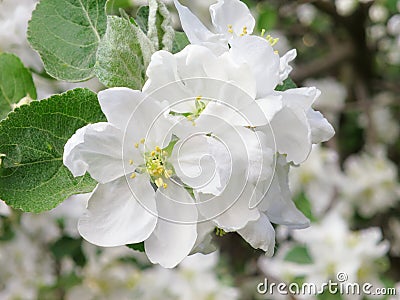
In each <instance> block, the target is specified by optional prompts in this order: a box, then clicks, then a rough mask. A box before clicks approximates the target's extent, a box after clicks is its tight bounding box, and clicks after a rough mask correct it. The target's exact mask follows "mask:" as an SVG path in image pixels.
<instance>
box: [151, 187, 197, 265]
mask: <svg viewBox="0 0 400 300" xmlns="http://www.w3.org/2000/svg"><path fill="white" fill-rule="evenodd" d="M156 201H157V209H158V213H159V219H158V222H157V226H156V228H155V229H154V232H153V233H152V234H151V236H150V237H149V238H148V239H147V240H146V241H145V242H144V245H145V250H146V254H147V256H148V258H149V259H150V261H151V262H152V263H158V264H160V265H161V266H163V267H165V268H173V267H175V266H176V265H177V264H179V263H180V262H181V261H182V260H183V259H184V258H185V257H186V256H188V255H189V253H190V252H191V250H192V248H193V246H194V244H195V242H196V239H197V224H196V223H197V218H198V215H197V209H196V206H195V204H194V200H193V198H192V197H191V196H190V195H189V193H188V192H187V191H186V190H185V189H184V188H183V187H181V186H179V185H178V184H176V183H174V182H172V181H169V182H168V187H167V188H166V189H162V188H161V189H158V190H157V192H156Z"/></svg>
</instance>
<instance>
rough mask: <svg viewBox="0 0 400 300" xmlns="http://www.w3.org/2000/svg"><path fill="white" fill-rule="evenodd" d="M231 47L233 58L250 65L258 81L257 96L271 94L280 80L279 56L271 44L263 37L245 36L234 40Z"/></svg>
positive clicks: (230, 52)
mask: <svg viewBox="0 0 400 300" xmlns="http://www.w3.org/2000/svg"><path fill="white" fill-rule="evenodd" d="M231 47H232V48H231V49H230V51H229V54H230V55H231V56H232V58H233V60H234V61H236V62H237V63H245V64H247V65H249V66H250V69H251V71H252V73H253V76H254V78H255V79H256V81H257V98H262V97H265V96H266V95H268V94H271V93H272V92H273V91H274V89H275V87H276V86H277V84H278V83H279V82H280V77H279V68H280V67H279V65H280V61H279V56H278V55H277V54H275V53H274V49H273V48H272V46H271V44H270V43H269V42H268V41H267V40H265V39H263V38H261V37H257V36H243V37H241V38H238V39H235V40H233V41H232V42H231Z"/></svg>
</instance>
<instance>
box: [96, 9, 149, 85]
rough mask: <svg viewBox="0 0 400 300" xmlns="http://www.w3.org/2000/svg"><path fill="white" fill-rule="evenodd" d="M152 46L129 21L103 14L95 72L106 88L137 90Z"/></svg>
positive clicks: (142, 78) (144, 73) (143, 77)
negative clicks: (102, 35) (105, 18)
mask: <svg viewBox="0 0 400 300" xmlns="http://www.w3.org/2000/svg"><path fill="white" fill-rule="evenodd" d="M154 52H155V50H154V47H153V45H152V43H151V42H150V40H149V39H148V38H147V37H146V35H145V34H144V33H143V32H142V30H140V28H139V27H137V26H136V25H135V24H132V23H131V22H130V21H129V20H127V19H123V18H120V17H116V16H108V17H107V31H106V34H105V35H104V38H103V40H102V42H101V44H100V47H99V50H98V52H97V64H96V68H95V70H96V75H97V77H98V78H99V80H100V81H101V82H102V83H103V84H104V85H106V86H107V87H117V86H124V87H129V88H132V89H137V90H139V89H141V88H142V87H143V84H144V82H145V81H146V69H147V66H148V64H149V62H150V58H151V55H152V54H153V53H154Z"/></svg>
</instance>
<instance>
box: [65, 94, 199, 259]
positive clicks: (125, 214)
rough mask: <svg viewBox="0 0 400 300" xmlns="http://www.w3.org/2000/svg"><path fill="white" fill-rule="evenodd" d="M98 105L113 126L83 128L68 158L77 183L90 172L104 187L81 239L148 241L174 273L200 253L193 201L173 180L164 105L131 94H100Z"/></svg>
mask: <svg viewBox="0 0 400 300" xmlns="http://www.w3.org/2000/svg"><path fill="white" fill-rule="evenodd" d="M143 100H144V101H143ZM99 102H100V105H101V107H102V110H103V112H104V114H105V115H106V117H107V120H108V123H96V124H92V125H88V126H86V127H84V128H81V129H80V130H78V131H77V133H76V134H75V135H74V136H73V137H72V138H71V139H70V140H69V141H68V142H67V144H66V146H65V152H64V164H65V165H66V166H67V167H68V168H69V169H70V170H71V171H72V173H73V175H74V176H80V175H83V174H84V173H85V172H86V171H88V172H89V173H90V175H91V176H92V177H93V178H94V179H96V180H97V181H98V182H99V184H98V186H97V187H96V189H95V190H94V191H93V193H92V195H91V197H90V199H89V204H88V213H87V214H86V215H85V216H83V217H82V218H81V219H80V221H79V232H80V234H81V235H82V236H83V237H84V238H86V239H87V240H88V241H90V242H92V243H94V244H97V245H100V246H105V247H112V246H120V245H124V244H133V243H139V242H142V241H145V248H146V254H147V255H148V257H149V258H150V260H151V261H152V262H154V263H160V264H162V265H163V266H165V267H173V266H175V265H176V264H177V263H179V262H180V261H181V260H182V259H183V258H184V257H186V256H187V255H188V254H189V252H190V251H191V249H192V247H193V246H194V243H195V241H196V237H197V230H196V224H195V222H196V221H197V218H198V217H197V210H196V207H195V206H194V205H193V204H194V201H193V198H192V197H191V196H190V194H189V193H188V192H187V190H186V189H185V188H184V187H182V186H181V185H179V184H177V183H175V182H173V181H172V179H171V176H172V175H173V168H172V165H171V163H170V162H169V157H170V155H171V153H170V152H169V151H168V150H166V147H167V146H168V145H169V143H170V141H171V134H170V133H169V128H170V123H169V122H168V120H167V119H166V118H165V117H164V116H163V106H162V104H161V103H159V102H157V101H155V100H154V101H152V100H151V99H148V98H146V96H145V94H143V93H142V92H140V91H133V90H130V89H127V88H114V89H109V90H106V91H102V92H100V93H99ZM168 136H169V137H168ZM154 186H156V187H158V189H157V190H156V191H155V189H154V188H153V187H154ZM111 199H113V201H110V200H111ZM174 199H176V200H174ZM178 201H179V202H178ZM158 216H160V218H159V217H158ZM171 220H172V221H171ZM173 221H174V222H173Z"/></svg>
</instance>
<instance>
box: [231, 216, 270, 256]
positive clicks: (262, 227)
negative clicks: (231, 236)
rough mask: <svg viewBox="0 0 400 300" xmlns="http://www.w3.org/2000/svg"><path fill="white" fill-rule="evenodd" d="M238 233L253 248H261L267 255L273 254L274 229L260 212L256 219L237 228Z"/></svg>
mask: <svg viewBox="0 0 400 300" xmlns="http://www.w3.org/2000/svg"><path fill="white" fill-rule="evenodd" d="M238 233H239V234H240V235H241V236H242V237H243V238H244V239H245V240H246V241H247V242H248V243H249V244H250V245H251V246H252V247H253V248H254V249H262V250H264V251H265V252H266V253H265V254H266V255H268V256H272V255H273V254H274V250H275V229H274V227H273V226H272V225H271V223H270V221H269V219H268V217H267V216H266V215H265V214H261V215H260V218H259V219H258V220H257V221H252V222H249V223H248V224H247V225H246V227H244V228H243V229H240V230H238Z"/></svg>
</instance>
